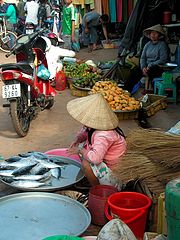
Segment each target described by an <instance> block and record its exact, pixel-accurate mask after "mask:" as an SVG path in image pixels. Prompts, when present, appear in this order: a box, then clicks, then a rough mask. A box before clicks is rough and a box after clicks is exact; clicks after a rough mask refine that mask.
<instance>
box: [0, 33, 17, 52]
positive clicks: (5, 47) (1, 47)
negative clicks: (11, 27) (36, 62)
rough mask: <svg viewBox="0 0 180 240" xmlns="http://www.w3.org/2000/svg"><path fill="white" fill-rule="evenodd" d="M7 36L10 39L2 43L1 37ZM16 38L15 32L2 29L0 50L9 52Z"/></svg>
mask: <svg viewBox="0 0 180 240" xmlns="http://www.w3.org/2000/svg"><path fill="white" fill-rule="evenodd" d="M5 36H6V37H7V36H8V37H9V38H10V39H11V40H10V41H8V42H7V43H3V42H2V40H1V39H2V38H3V37H5ZM16 39H17V36H16V34H15V33H13V32H11V31H6V32H5V31H3V32H2V33H1V38H0V50H2V51H3V52H5V53H8V52H10V50H11V49H12V47H13V46H14V45H15V43H16Z"/></svg>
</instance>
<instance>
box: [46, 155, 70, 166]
mask: <svg viewBox="0 0 180 240" xmlns="http://www.w3.org/2000/svg"><path fill="white" fill-rule="evenodd" d="M48 160H49V161H50V162H53V163H58V164H59V165H60V166H61V165H68V162H65V161H64V160H65V158H64V157H61V156H58V157H56V156H50V157H49V159H48Z"/></svg>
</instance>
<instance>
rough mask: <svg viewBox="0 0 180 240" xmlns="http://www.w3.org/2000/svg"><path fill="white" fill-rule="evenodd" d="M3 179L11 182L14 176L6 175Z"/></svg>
mask: <svg viewBox="0 0 180 240" xmlns="http://www.w3.org/2000/svg"><path fill="white" fill-rule="evenodd" d="M1 179H2V180H3V181H4V182H7V183H11V182H12V181H13V177H12V176H10V177H7V176H4V177H1Z"/></svg>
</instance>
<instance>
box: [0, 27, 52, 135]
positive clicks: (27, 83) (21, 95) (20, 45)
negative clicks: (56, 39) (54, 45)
mask: <svg viewBox="0 0 180 240" xmlns="http://www.w3.org/2000/svg"><path fill="white" fill-rule="evenodd" d="M42 33H43V30H41V31H39V32H35V33H32V34H30V35H21V36H19V37H18V39H17V40H16V44H15V46H14V47H13V49H12V50H11V52H10V53H9V54H7V55H6V57H9V56H10V55H11V54H15V55H16V63H8V64H2V65H0V68H1V70H0V75H1V79H2V81H3V83H4V85H3V87H2V97H3V98H4V99H6V100H7V101H8V103H6V104H3V107H9V109H10V116H11V119H12V122H13V125H14V128H15V131H16V132H17V134H18V135H19V136H20V137H24V136H26V135H27V133H28V131H29V128H30V123H31V121H32V119H34V118H35V117H36V116H37V114H38V112H39V111H40V110H41V111H42V110H44V109H50V108H51V107H52V106H53V105H54V96H55V95H56V91H55V90H54V89H53V88H52V86H51V84H50V81H49V79H48V74H47V73H48V65H47V61H46V56H45V49H46V42H45V40H44V39H43V38H41V35H42ZM39 69H43V71H45V76H43V74H44V72H43V74H41V76H39V73H40V72H39ZM38 76H39V77H38Z"/></svg>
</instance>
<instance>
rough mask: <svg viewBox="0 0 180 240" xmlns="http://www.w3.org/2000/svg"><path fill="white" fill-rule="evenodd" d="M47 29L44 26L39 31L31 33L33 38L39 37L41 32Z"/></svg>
mask: <svg viewBox="0 0 180 240" xmlns="http://www.w3.org/2000/svg"><path fill="white" fill-rule="evenodd" d="M45 30H46V29H45V28H43V29H41V30H39V31H38V32H34V33H32V34H31V35H30V38H31V39H33V38H35V37H37V36H38V35H39V34H41V33H43V32H44V31H45Z"/></svg>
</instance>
